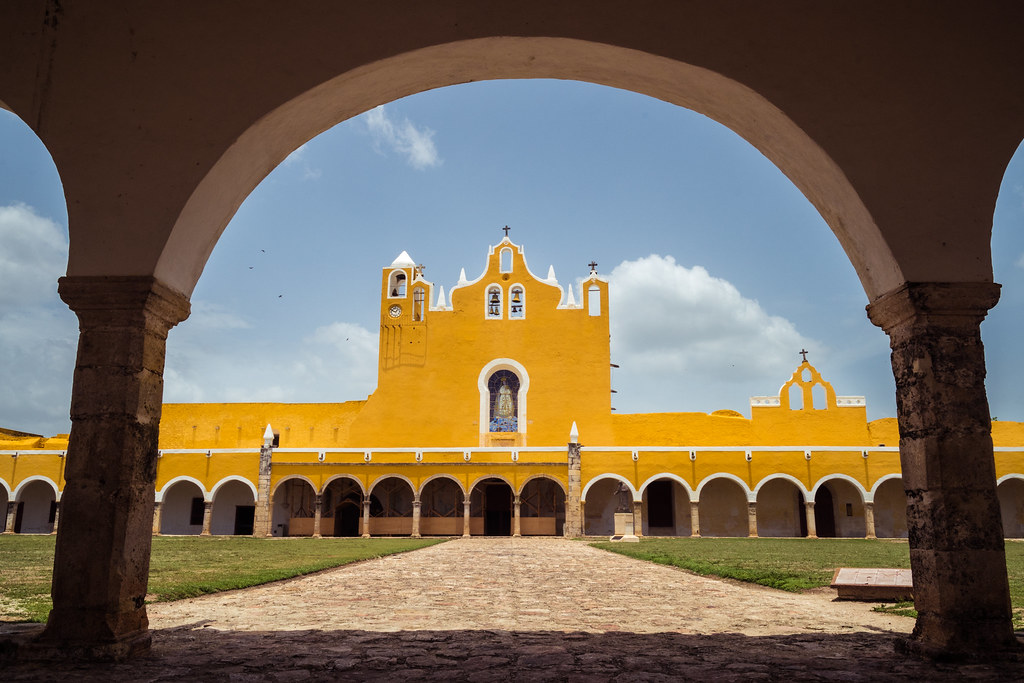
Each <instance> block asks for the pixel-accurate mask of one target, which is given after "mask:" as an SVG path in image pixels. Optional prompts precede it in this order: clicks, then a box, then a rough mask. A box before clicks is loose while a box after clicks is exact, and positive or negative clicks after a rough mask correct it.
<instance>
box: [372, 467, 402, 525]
mask: <svg viewBox="0 0 1024 683" xmlns="http://www.w3.org/2000/svg"><path fill="white" fill-rule="evenodd" d="M412 503H413V491H412V486H411V485H410V484H409V482H407V481H406V480H405V479H402V478H400V477H385V478H383V479H380V480H378V481H377V483H375V484H374V485H373V489H372V490H371V491H370V535H371V536H409V535H411V534H412Z"/></svg>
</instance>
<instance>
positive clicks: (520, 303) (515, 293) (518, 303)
mask: <svg viewBox="0 0 1024 683" xmlns="http://www.w3.org/2000/svg"><path fill="white" fill-rule="evenodd" d="M508 317H510V318H524V317H526V292H525V291H524V290H523V287H522V285H515V286H513V287H512V289H511V290H509V294H508Z"/></svg>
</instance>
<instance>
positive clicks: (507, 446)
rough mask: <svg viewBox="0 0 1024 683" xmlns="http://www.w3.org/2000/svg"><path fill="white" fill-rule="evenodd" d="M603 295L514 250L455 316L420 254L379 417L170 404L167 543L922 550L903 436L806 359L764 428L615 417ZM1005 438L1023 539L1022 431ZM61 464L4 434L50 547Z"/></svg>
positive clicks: (11, 494)
mask: <svg viewBox="0 0 1024 683" xmlns="http://www.w3.org/2000/svg"><path fill="white" fill-rule="evenodd" d="M608 286H609V285H608V281H607V280H606V279H605V278H603V277H601V276H600V275H599V274H598V273H597V271H596V264H591V270H590V273H589V274H588V276H587V277H586V278H584V279H583V280H582V283H581V285H580V289H579V301H577V299H576V295H575V291H574V288H573V286H572V285H569V286H568V287H563V286H562V285H560V284H559V283H558V281H557V279H556V278H555V275H554V272H553V270H549V272H548V274H547V276H546V277H543V278H542V277H538V276H537V275H535V274H534V273H532V272H531V271H530V269H529V268H528V266H527V263H526V259H525V256H524V250H523V248H522V246H520V245H516V244H514V243H513V242H512V241H511V240H510V239H509V238H508V237H507V236H506V237H505V238H504V239H503V240H502V241H501V242H500V243H498V244H497V245H495V246H493V247H490V248H489V250H488V253H487V258H486V265H485V268H484V270H483V272H482V274H481V275H480V276H479V277H477V278H476V279H475V280H472V281H470V280H467V278H466V276H465V273H464V272H463V273H462V274H461V276H460V278H459V282H458V284H457V285H456V286H455V287H454V288H453V289H452V290H451V291H450V292H449V296H447V297H446V296H445V292H444V290H443V288H439V287H435V286H434V284H433V283H431V282H429V281H427V280H426V279H425V278H424V276H423V270H422V268H421V267H418V266H416V265H415V263H414V261H413V260H412V259H411V258H410V257H409V256H408V255H407V254H406V253H405V252H403V253H402V254H401V255H399V257H398V258H396V259H395V260H394V261H393V262H392V263H391V264H390V265H389V266H387V267H385V268H383V269H382V273H381V297H380V342H379V344H380V348H379V357H378V386H377V389H376V390H375V391H374V393H373V394H371V395H370V396H369V397H368V398H367V399H366V400H363V401H349V402H345V403H316V404H285V403H242V404H237V403H236V404H222V403H207V404H165V405H164V407H163V416H162V420H161V428H160V444H159V452H158V453H157V454H156V469H157V481H156V487H155V491H154V501H155V513H154V520H153V531H154V533H162V534H241V535H257V536H303V535H305V536H377V535H411V536H427V535H442V536H465V535H514V536H519V535H522V536H530V535H567V536H579V535H599V536H609V535H612V534H614V533H616V532H621V531H622V525H623V520H624V519H625V520H626V522H628V528H627V531H632V532H634V533H635V534H636V535H638V536H644V535H652V536H657V535H662V536H691V535H693V536H697V535H700V536H786V537H793V536H795V537H799V536H810V537H814V536H838V537H876V536H877V537H903V536H906V519H905V497H904V491H903V484H902V480H901V478H900V461H899V434H898V431H897V426H896V420H895V419H893V418H886V419H881V420H875V421H872V422H868V421H867V417H866V405H865V401H864V399H863V398H862V397H856V396H837V395H836V392H835V391H834V389H833V387H832V386H831V385H830V384H829V383H828V382H827V381H826V380H825V379H824V378H823V377H822V376H821V374H819V372H818V370H817V369H816V368H815V367H813V366H812V365H811V364H810V363H808V362H807V361H806V359H804V360H803V361H802V362H800V363H799V365H798V366H797V367H796V368H795V370H794V372H793V374H792V376H791V377H789V378H788V379H787V380H786V381H785V382H784V383H783V385H782V388H781V389H780V390H779V391H778V393H776V394H773V395H769V396H759V397H753V398H751V401H750V417H749V418H747V417H745V416H744V415H743V414H741V413H739V412H737V411H732V410H718V411H715V412H713V413H710V414H705V413H650V414H617V413H614V412H612V409H611V393H612V390H611V379H610V378H611V375H610V368H611V359H610V356H609V343H608V340H609V309H608ZM992 427H993V429H992V436H993V441H994V444H995V462H996V472H997V477H998V489H997V490H998V494H999V500H1000V506H1001V510H1002V517H1003V526H1004V532H1005V534H1006V535H1007V536H1009V537H1024V424H1022V423H1013V422H994V423H993V425H992ZM66 450H67V436H66V435H58V436H56V437H52V438H45V437H41V436H37V435H32V434H24V433H20V432H15V431H11V430H0V510H4V509H6V512H7V515H6V520H4V521H5V527H4V529H5V533H51V532H53V531H55V529H56V527H57V525H59V518H60V496H61V492H62V490H63V486H64V481H63V469H64V456H65V452H66ZM4 503H6V505H3V504H4Z"/></svg>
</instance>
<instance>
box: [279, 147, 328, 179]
mask: <svg viewBox="0 0 1024 683" xmlns="http://www.w3.org/2000/svg"><path fill="white" fill-rule="evenodd" d="M308 144H309V143H306V144H305V145H301V146H300V147H297V148H296V149H295V151H293V152H292V153H291V154H289V155H288V156H286V157H285V159H284V161H282V162H281V165H282V166H285V167H289V168H293V167H298V168H300V169H302V179H303V180H317V179H318V178H320V176H322V175H323V174H324V173H323V171H322V170H321V169H319V168H313V167H312V166H310V164H309V161H308V160H307V159H306V147H307V145H308Z"/></svg>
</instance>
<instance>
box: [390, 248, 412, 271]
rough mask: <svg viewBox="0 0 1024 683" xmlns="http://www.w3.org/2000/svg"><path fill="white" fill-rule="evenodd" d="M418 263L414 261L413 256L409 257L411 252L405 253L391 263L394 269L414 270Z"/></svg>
mask: <svg viewBox="0 0 1024 683" xmlns="http://www.w3.org/2000/svg"><path fill="white" fill-rule="evenodd" d="M415 265H416V262H415V261H413V260H412V256H409V252H407V251H403V252H402V253H401V254H399V255H398V256H397V257H395V260H394V261H392V262H391V267H392V268H412V267H415Z"/></svg>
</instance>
